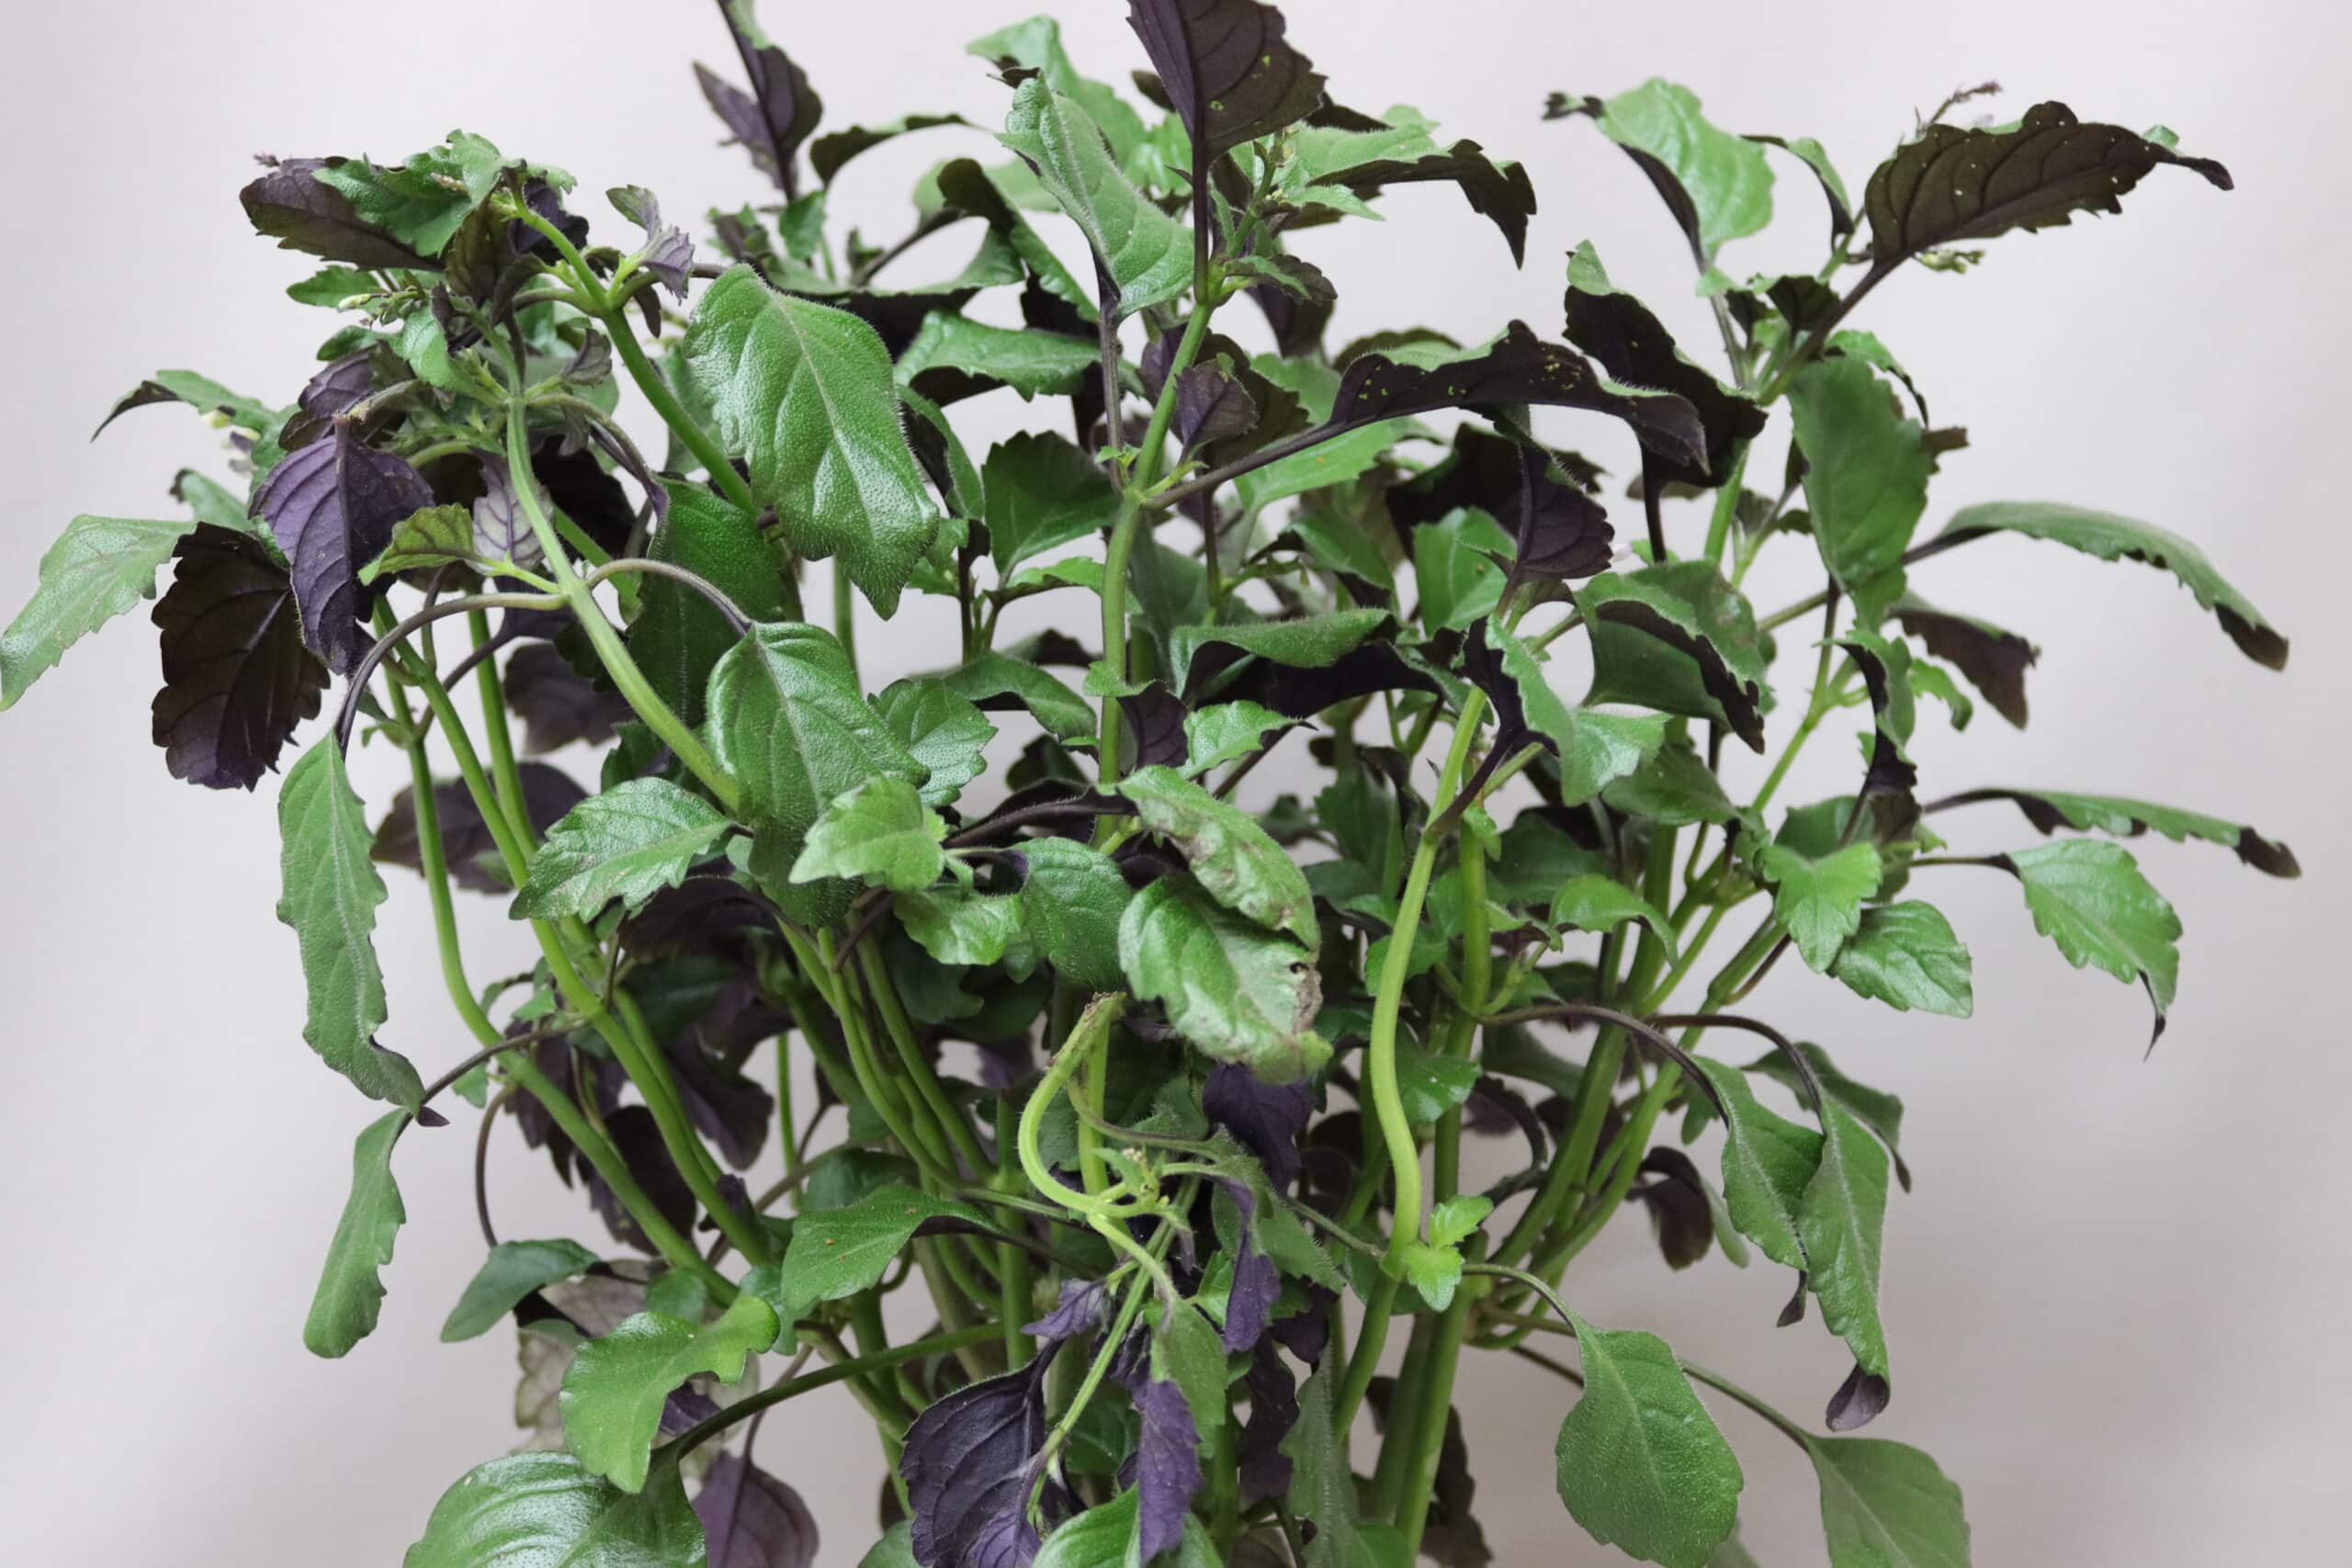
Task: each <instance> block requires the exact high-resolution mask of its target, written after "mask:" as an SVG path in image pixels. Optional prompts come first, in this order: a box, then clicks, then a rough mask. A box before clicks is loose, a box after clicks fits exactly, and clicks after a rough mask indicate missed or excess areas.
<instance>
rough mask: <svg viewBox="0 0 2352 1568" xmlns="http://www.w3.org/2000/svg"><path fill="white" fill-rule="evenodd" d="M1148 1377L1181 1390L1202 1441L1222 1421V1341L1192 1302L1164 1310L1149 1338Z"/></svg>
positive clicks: (1224, 1361) (1224, 1360)
mask: <svg viewBox="0 0 2352 1568" xmlns="http://www.w3.org/2000/svg"><path fill="white" fill-rule="evenodd" d="M1151 1375H1152V1376H1153V1377H1155V1378H1164V1379H1166V1380H1167V1381H1169V1382H1172V1383H1174V1384H1175V1385H1176V1386H1177V1388H1178V1389H1180V1390H1182V1393H1183V1395H1184V1403H1185V1404H1187V1405H1189V1406H1190V1407H1191V1408H1192V1412H1193V1427H1194V1429H1195V1430H1196V1431H1198V1432H1199V1433H1201V1434H1202V1436H1203V1438H1204V1440H1208V1438H1209V1435H1210V1434H1213V1433H1215V1432H1216V1430H1217V1427H1218V1426H1219V1425H1220V1424H1221V1423H1223V1422H1224V1420H1225V1419H1226V1397H1225V1387H1226V1359H1225V1341H1224V1339H1223V1337H1221V1336H1219V1334H1218V1333H1217V1331H1216V1328H1215V1327H1214V1326H1212V1325H1211V1324H1210V1322H1209V1320H1208V1318H1207V1316H1206V1315H1205V1314H1203V1313H1202V1312H1201V1310H1200V1308H1199V1306H1198V1304H1197V1303H1193V1302H1189V1301H1183V1302H1178V1303H1175V1304H1174V1305H1172V1306H1169V1307H1166V1308H1164V1309H1163V1310H1162V1312H1161V1313H1160V1315H1159V1322H1158V1324H1157V1325H1155V1330H1154V1332H1153V1334H1152V1337H1151Z"/></svg>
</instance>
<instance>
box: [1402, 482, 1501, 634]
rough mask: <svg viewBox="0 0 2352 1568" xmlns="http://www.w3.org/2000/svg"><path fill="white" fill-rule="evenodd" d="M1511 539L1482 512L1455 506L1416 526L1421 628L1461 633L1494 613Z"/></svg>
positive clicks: (1415, 560) (1415, 569)
mask: <svg viewBox="0 0 2352 1568" xmlns="http://www.w3.org/2000/svg"><path fill="white" fill-rule="evenodd" d="M1512 548H1513V547H1512V543H1511V537H1510V535H1509V534H1506V533H1504V532H1503V531H1502V528H1501V525H1498V524H1497V523H1496V521H1495V520H1494V519H1493V518H1492V517H1489V516H1488V515H1487V513H1483V512H1474V511H1469V510H1466V509H1464V508H1461V507H1457V508H1455V509H1454V510H1453V511H1452V512H1449V513H1446V514H1445V515H1444V516H1443V517H1442V518H1440V519H1439V520H1438V521H1437V522H1435V523H1425V524H1423V525H1421V526H1419V527H1418V528H1416V529H1414V530H1413V582H1414V585H1415V586H1416V587H1417V588H1418V589H1419V592H1420V595H1421V603H1420V608H1419V617H1420V622H1421V628H1422V629H1423V630H1424V631H1427V632H1429V633H1430V634H1432V635H1434V634H1436V633H1438V632H1441V631H1460V630H1462V629H1464V628H1465V627H1467V626H1469V625H1470V623H1471V622H1473V621H1475V620H1477V619H1479V618H1480V617H1481V616H1484V615H1488V614H1489V613H1491V612H1492V611H1493V609H1494V607H1495V604H1496V601H1498V599H1500V598H1501V596H1502V591H1503V576H1504V572H1503V569H1502V568H1501V567H1500V566H1498V565H1497V564H1496V558H1497V556H1500V557H1501V558H1504V559H1506V560H1508V559H1509V558H1510V556H1511V554H1512Z"/></svg>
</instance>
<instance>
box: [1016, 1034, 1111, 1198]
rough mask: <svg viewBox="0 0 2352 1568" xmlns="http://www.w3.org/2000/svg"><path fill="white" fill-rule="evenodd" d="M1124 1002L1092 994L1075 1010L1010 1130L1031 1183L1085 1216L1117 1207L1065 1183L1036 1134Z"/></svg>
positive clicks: (1106, 1036) (1105, 1037)
mask: <svg viewBox="0 0 2352 1568" xmlns="http://www.w3.org/2000/svg"><path fill="white" fill-rule="evenodd" d="M1126 1006H1127V998H1125V996H1123V995H1121V994H1120V993H1118V992H1115V991H1113V992H1108V993H1105V994H1104V995H1102V996H1099V997H1096V998H1094V1000H1093V1001H1092V1002H1091V1003H1089V1004H1088V1006H1087V1009H1086V1010H1085V1011H1084V1012H1082V1013H1080V1014H1079V1018H1078V1021H1077V1022H1076V1023H1074V1024H1072V1025H1071V1026H1070V1031H1069V1038H1068V1039H1067V1040H1065V1041H1064V1042H1063V1043H1062V1048H1061V1049H1060V1050H1059V1051H1057V1052H1056V1053H1055V1054H1054V1059H1053V1061H1052V1062H1051V1063H1049V1064H1048V1065H1047V1066H1046V1076H1045V1077H1043V1078H1041V1079H1039V1080H1038V1083H1037V1087H1036V1088H1035V1089H1032V1090H1030V1092H1029V1099H1028V1102H1027V1103H1026V1104H1024V1105H1023V1106H1022V1108H1021V1122H1020V1124H1019V1127H1018V1128H1017V1130H1016V1131H1015V1133H1014V1135H1013V1147H1014V1148H1015V1149H1017V1150H1018V1151H1019V1152H1020V1155H1021V1171H1022V1174H1023V1175H1024V1176H1026V1177H1027V1178H1028V1179H1029V1185H1030V1186H1031V1187H1033V1188H1035V1189H1036V1190H1037V1191H1038V1192H1039V1193H1040V1194H1042V1195H1043V1196H1045V1197H1046V1198H1050V1199H1052V1200H1053V1201H1055V1202H1057V1203H1059V1204H1060V1205H1061V1206H1062V1207H1063V1208H1065V1209H1068V1210H1069V1211H1070V1212H1071V1213H1078V1214H1084V1215H1086V1216H1087V1217H1088V1218H1089V1219H1092V1218H1095V1217H1097V1216H1105V1217H1107V1216H1110V1215H1112V1214H1114V1213H1116V1209H1115V1207H1114V1205H1113V1204H1112V1203H1110V1202H1109V1201H1106V1200H1104V1199H1103V1198H1100V1197H1098V1196H1096V1195H1095V1194H1093V1193H1091V1192H1080V1191H1077V1190H1073V1189H1072V1188H1070V1187H1068V1186H1066V1185H1064V1184H1063V1182H1062V1180H1061V1179H1059V1178H1058V1177H1057V1176H1055V1175H1054V1173H1053V1170H1052V1168H1050V1167H1048V1166H1047V1165H1046V1157H1045V1156H1044V1155H1043V1154H1042V1153H1040V1152H1039V1150H1038V1147H1037V1138H1038V1134H1039V1132H1040V1130H1041V1129H1042V1128H1043V1127H1044V1125H1045V1119H1046V1107H1047V1106H1049V1105H1051V1104H1052V1103H1053V1099H1054V1096H1055V1095H1057V1094H1058V1093H1060V1092H1061V1088H1062V1086H1063V1085H1064V1084H1066V1083H1068V1082H1069V1077H1070V1075H1071V1074H1072V1073H1074V1072H1076V1071H1077V1070H1078V1069H1079V1068H1080V1066H1083V1065H1084V1063H1085V1061H1086V1059H1087V1058H1088V1057H1089V1056H1091V1055H1093V1054H1094V1052H1095V1051H1096V1049H1097V1048H1099V1047H1100V1046H1102V1045H1103V1044H1104V1043H1107V1042H1108V1041H1109V1039H1110V1037H1111V1026H1112V1025H1113V1024H1114V1023H1116V1022H1117V1021H1119V1015H1120V1014H1121V1013H1123V1012H1125V1010H1126Z"/></svg>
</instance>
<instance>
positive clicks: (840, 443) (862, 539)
mask: <svg viewBox="0 0 2352 1568" xmlns="http://www.w3.org/2000/svg"><path fill="white" fill-rule="evenodd" d="M681 348H682V351H683V357H682V360H681V363H682V365H683V367H684V373H685V378H686V380H687V381H688V383H689V384H690V385H692V386H693V387H694V388H695V390H696V391H697V392H698V393H699V395H700V396H702V397H703V398H705V399H707V400H708V402H709V405H710V408H711V411H712V413H713V415H714V417H715V419H716V421H717V423H718V434H719V438H720V440H721V441H723V442H724V443H725V445H726V446H727V449H728V451H729V452H730V453H733V454H735V455H738V456H740V457H742V458H743V459H744V460H745V462H746V463H747V464H749V466H750V468H751V485H752V494H753V495H755V496H757V497H758V498H759V500H760V501H761V502H763V503H765V504H767V505H769V506H773V507H775V512H776V516H777V518H778V520H779V521H780V522H781V523H782V524H783V525H784V532H785V536H786V538H787V539H789V540H790V541H791V543H792V547H793V548H794V549H795V550H796V551H797V552H798V553H799V554H800V555H802V556H805V557H808V558H810V559H823V558H826V557H829V556H831V555H834V554H836V553H838V554H839V555H840V556H841V558H842V565H843V566H844V567H846V568H847V569H848V571H849V575H850V579H851V581H854V582H855V583H856V584H857V586H858V587H859V588H860V589H862V590H863V591H864V592H865V596H866V598H867V599H869V600H870V601H872V602H873V604H874V608H875V610H876V613H878V614H880V615H883V616H885V617H888V616H889V615H892V614H893V613H894V612H895V611H896V610H897V609H898V606H899V590H900V589H901V588H903V587H905V586H906V584H907V581H908V579H909V578H910V577H911V576H912V575H913V574H914V570H915V568H916V566H917V565H919V564H920V563H921V562H922V558H923V555H924V552H925V551H926V550H927V549H928V548H929V547H930V544H931V536H932V533H933V529H934V528H935V527H936V525H937V522H938V519H937V516H936V514H935V513H933V510H932V505H931V499H930V492H929V491H927V490H926V489H925V488H924V486H923V480H922V470H921V469H919V468H917V467H916V466H915V459H914V454H913V453H912V452H910V451H909V450H908V449H907V441H906V436H905V434H904V432H903V430H902V429H901V427H900V425H899V397H898V391H897V388H896V386H895V384H894V383H893V382H892V380H891V378H890V356H889V353H888V350H886V349H885V348H884V347H883V346H882V339H881V338H880V337H879V336H878V335H877V334H876V333H875V331H874V329H873V328H872V327H870V326H868V325H866V324H865V322H864V321H860V320H859V319H858V318H857V317H855V316H853V315H851V314H850V313H849V312H848V311H846V310H835V309H833V308H832V307H831V306H830V305H820V304H818V303H816V302H815V301H813V300H809V299H799V298H797V297H796V296H793V295H788V294H779V293H777V292H776V291H775V290H774V289H772V288H769V287H768V286H767V285H766V284H765V283H763V282H762V281H761V280H760V276H759V274H758V273H756V272H754V271H753V270H752V268H751V267H749V266H743V265H738V266H735V267H731V268H729V270H728V272H727V274H726V275H725V276H722V277H720V278H719V279H718V281H717V282H716V283H713V284H711V285H710V286H709V287H708V288H706V289H705V290H704V291H703V296H702V299H701V300H700V301H699V302H698V303H697V304H696V305H695V313H694V319H693V321H690V322H688V323H687V326H686V331H685V336H684V339H683V340H682V341H681Z"/></svg>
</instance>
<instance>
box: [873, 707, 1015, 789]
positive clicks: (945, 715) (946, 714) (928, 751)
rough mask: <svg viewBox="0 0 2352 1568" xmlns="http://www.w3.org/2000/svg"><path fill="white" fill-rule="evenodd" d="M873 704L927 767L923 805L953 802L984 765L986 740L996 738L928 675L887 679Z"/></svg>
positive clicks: (984, 720) (984, 719)
mask: <svg viewBox="0 0 2352 1568" xmlns="http://www.w3.org/2000/svg"><path fill="white" fill-rule="evenodd" d="M874 705H875V706H876V708H878V709H880V710H881V714H882V722H883V723H885V724H887V725H888V726H889V727H890V733H891V734H892V735H894V736H896V737H898V739H899V745H901V746H903V747H905V748H906V749H907V754H908V755H909V756H910V757H912V758H913V759H914V760H915V761H918V762H920V763H922V765H923V766H924V767H926V768H928V769H930V770H931V778H930V780H929V782H928V783H926V784H924V785H923V786H922V803H923V804H924V805H925V806H952V805H954V804H955V801H956V796H957V795H960V794H962V793H963V790H964V786H965V785H966V784H970V783H971V782H972V781H973V780H974V779H976V778H978V777H979V776H980V774H981V773H982V772H983V771H985V770H986V768H987V767H988V756H987V750H988V743H989V741H991V740H993V739H996V726H995V725H993V724H990V723H989V720H988V716H987V715H986V714H984V713H982V712H981V711H980V710H979V709H978V708H976V707H974V706H973V705H971V703H970V702H968V701H967V700H966V699H965V698H963V697H959V696H957V695H956V694H955V693H954V692H951V691H949V690H948V689H947V687H946V686H945V685H944V683H942V682H939V681H936V680H933V679H932V678H930V677H929V676H913V677H910V678H909V679H907V680H904V681H897V682H892V683H891V684H890V685H888V687H886V688H884V689H883V692H882V694H881V695H879V696H877V697H876V698H875V699H874Z"/></svg>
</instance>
